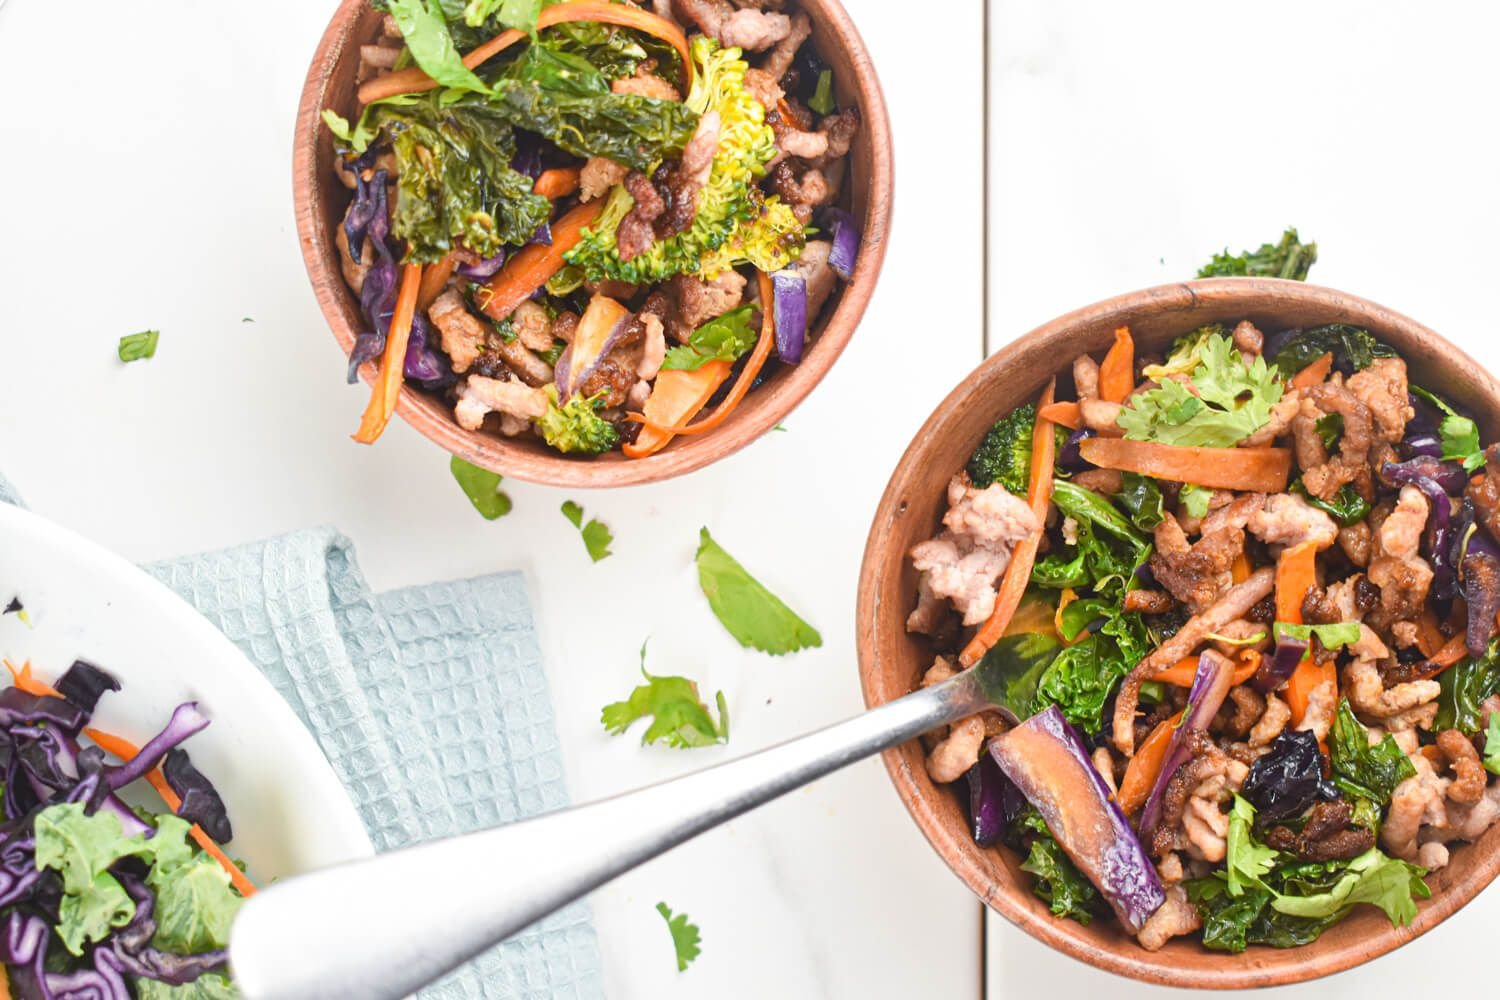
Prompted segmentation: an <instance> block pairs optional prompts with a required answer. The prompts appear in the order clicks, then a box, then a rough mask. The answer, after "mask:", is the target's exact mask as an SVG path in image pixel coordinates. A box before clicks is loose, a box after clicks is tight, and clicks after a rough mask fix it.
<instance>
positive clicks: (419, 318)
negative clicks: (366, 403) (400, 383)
mask: <svg viewBox="0 0 1500 1000" xmlns="http://www.w3.org/2000/svg"><path fill="white" fill-rule="evenodd" d="M436 334H437V331H435V330H434V329H433V328H432V324H431V322H429V321H428V319H427V317H426V316H423V315H422V314H421V313H420V312H417V313H414V314H413V315H412V320H411V336H410V338H409V339H408V340H407V342H406V362H405V364H406V377H407V378H409V379H412V380H414V381H416V382H419V383H421V385H422V388H424V389H440V388H442V387H443V386H446V385H448V384H449V383H451V382H452V381H453V380H454V378H455V376H454V374H453V368H452V366H451V365H449V364H448V359H447V358H446V357H445V356H444V355H443V353H442V352H441V351H440V350H438V348H436V347H435V346H433V344H434V342H435V341H436V340H437V335H436Z"/></svg>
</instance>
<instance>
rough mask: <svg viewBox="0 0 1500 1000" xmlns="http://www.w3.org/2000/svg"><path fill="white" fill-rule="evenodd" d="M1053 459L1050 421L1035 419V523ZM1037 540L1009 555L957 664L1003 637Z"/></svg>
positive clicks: (1030, 486) (1053, 386)
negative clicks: (987, 609)
mask: <svg viewBox="0 0 1500 1000" xmlns="http://www.w3.org/2000/svg"><path fill="white" fill-rule="evenodd" d="M1056 391H1057V379H1056V378H1054V379H1052V380H1051V381H1050V382H1048V383H1047V388H1045V389H1043V390H1042V399H1041V402H1040V403H1038V404H1037V412H1038V414H1040V413H1041V411H1043V410H1045V409H1046V408H1047V405H1048V404H1049V403H1051V402H1052V394H1053V393H1055V392H1056ZM1056 457H1057V435H1055V434H1054V433H1053V432H1052V421H1050V420H1048V419H1047V418H1046V417H1043V416H1040V415H1038V417H1037V420H1036V425H1035V427H1034V428H1033V429H1032V432H1031V475H1030V477H1029V481H1028V482H1027V484H1026V499H1027V502H1028V503H1029V504H1030V506H1031V512H1032V513H1033V514H1035V515H1036V519H1037V522H1038V523H1044V522H1045V521H1046V520H1047V507H1048V506H1049V505H1050V504H1051V503H1052V469H1053V463H1054V461H1055V460H1056ZM1041 540H1042V533H1041V532H1040V531H1038V532H1036V533H1034V534H1031V535H1028V536H1026V538H1024V539H1023V540H1022V541H1021V542H1020V543H1019V544H1018V545H1017V546H1016V548H1015V551H1014V552H1012V553H1011V556H1010V565H1009V566H1007V567H1005V575H1004V576H1003V577H1002V578H1001V580H1000V590H999V592H998V593H997V594H996V595H995V610H994V611H992V612H991V613H990V617H989V619H988V620H987V621H985V623H984V624H983V625H981V626H979V631H978V632H975V633H974V638H972V639H970V640H969V644H968V645H967V646H965V647H964V649H963V652H962V653H960V654H959V657H958V662H959V663H960V664H962V665H963V666H965V667H972V666H973V665H974V664H976V663H978V662H979V660H980V658H981V657H983V656H984V654H985V653H987V652H989V650H990V647H991V646H993V645H994V644H995V643H997V642H999V641H1000V637H1001V636H1003V635H1004V634H1005V627H1006V626H1007V625H1009V624H1010V619H1011V616H1012V615H1014V614H1015V613H1016V607H1017V606H1018V605H1019V604H1020V603H1021V595H1022V594H1024V593H1026V584H1027V583H1029V582H1030V581H1031V567H1032V564H1033V563H1035V562H1036V553H1037V546H1038V545H1039V544H1040V543H1041Z"/></svg>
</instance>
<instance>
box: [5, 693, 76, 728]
mask: <svg viewBox="0 0 1500 1000" xmlns="http://www.w3.org/2000/svg"><path fill="white" fill-rule="evenodd" d="M87 717H88V713H86V712H84V711H83V709H81V708H79V707H78V706H77V705H72V704H69V703H68V702H66V701H63V700H62V699H61V698H54V697H52V696H51V695H50V694H27V693H26V692H25V691H22V690H21V689H20V688H17V687H10V688H6V689H5V690H4V691H0V726H4V727H6V728H7V729H9V728H10V727H11V726H18V725H35V724H36V723H40V722H50V723H52V724H53V725H54V726H57V727H58V728H59V729H61V730H63V731H64V732H66V733H76V732H78V731H79V730H80V729H82V728H83V724H84V722H85V721H86V719H87Z"/></svg>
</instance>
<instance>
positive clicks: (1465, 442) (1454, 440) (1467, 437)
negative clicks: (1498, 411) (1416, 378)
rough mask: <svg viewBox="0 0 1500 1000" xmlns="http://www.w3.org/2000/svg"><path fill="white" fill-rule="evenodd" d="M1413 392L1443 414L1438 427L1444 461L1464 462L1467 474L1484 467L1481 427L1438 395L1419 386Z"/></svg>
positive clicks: (1415, 386)
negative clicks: (1480, 439) (1480, 435)
mask: <svg viewBox="0 0 1500 1000" xmlns="http://www.w3.org/2000/svg"><path fill="white" fill-rule="evenodd" d="M1411 391H1412V393H1413V394H1415V395H1417V396H1421V397H1422V398H1423V399H1425V400H1426V401H1427V402H1429V403H1431V404H1432V405H1433V406H1435V407H1437V408H1438V409H1439V410H1441V411H1442V413H1443V421H1442V423H1441V424H1439V425H1438V434H1439V435H1440V436H1441V437H1442V442H1443V455H1442V458H1443V461H1445V462H1448V461H1453V462H1462V463H1463V467H1464V470H1465V471H1467V472H1474V471H1476V470H1478V469H1479V468H1480V467H1481V466H1482V465H1484V447H1483V446H1482V445H1481V444H1480V443H1479V427H1478V426H1477V425H1476V424H1475V423H1474V421H1472V420H1470V419H1469V418H1468V417H1466V416H1464V415H1463V414H1461V413H1459V412H1458V411H1456V410H1454V409H1453V407H1451V406H1449V405H1448V404H1447V402H1446V401H1444V400H1443V398H1442V397H1441V396H1439V395H1437V394H1436V393H1433V392H1429V391H1427V390H1426V389H1424V388H1422V387H1421V386H1419V385H1414V386H1412V387H1411Z"/></svg>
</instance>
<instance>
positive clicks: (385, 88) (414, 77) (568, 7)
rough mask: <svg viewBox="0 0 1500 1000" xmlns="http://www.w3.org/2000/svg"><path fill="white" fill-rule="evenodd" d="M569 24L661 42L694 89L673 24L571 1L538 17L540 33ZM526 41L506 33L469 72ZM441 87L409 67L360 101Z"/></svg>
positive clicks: (476, 57) (374, 84)
mask: <svg viewBox="0 0 1500 1000" xmlns="http://www.w3.org/2000/svg"><path fill="white" fill-rule="evenodd" d="M565 21H599V22H601V23H603V24H617V25H620V26H621V27H625V28H634V29H636V30H637V31H644V32H645V33H646V34H648V35H654V36H655V37H657V38H660V39H661V40H662V41H664V42H666V43H668V44H669V45H671V46H672V47H673V48H674V49H676V50H677V53H678V55H680V56H682V77H683V79H682V92H683V93H684V94H686V93H687V92H688V89H689V88H690V87H691V86H692V84H693V56H692V52H691V50H689V49H688V41H687V36H686V35H684V34H683V33H682V29H681V28H679V27H677V25H675V24H673V23H672V22H671V21H668V20H665V19H664V18H660V17H657V16H656V15H655V14H652V13H650V12H648V11H644V10H641V9H640V8H638V7H631V6H629V5H628V4H614V3H607V2H604V0H569V2H567V3H560V4H554V5H553V6H551V7H546V8H544V9H543V10H542V12H541V14H539V15H538V16H537V19H536V26H537V29H538V30H540V29H542V28H550V27H551V26H552V25H554V24H562V23H564V22H565ZM525 37H526V32H524V31H518V30H516V29H514V28H512V29H511V30H509V31H502V32H501V33H500V34H498V35H496V36H495V37H494V38H491V39H490V40H489V41H487V42H485V43H484V44H482V45H479V46H477V47H476V48H475V49H474V50H473V51H471V52H470V53H469V54H468V55H466V56H464V65H465V66H467V67H468V68H469V69H475V68H476V67H478V66H480V65H483V64H484V63H486V62H488V61H489V60H490V59H492V58H494V57H495V56H496V55H497V54H499V53H501V52H504V51H505V50H506V49H508V48H510V47H511V46H512V45H514V44H516V43H517V42H519V41H521V40H522V39H523V38H525ZM437 86H438V84H437V81H436V80H434V79H433V78H432V77H430V76H428V75H427V74H426V73H424V72H423V71H422V68H421V67H420V66H408V67H407V68H406V69H402V70H397V71H396V72H394V73H387V74H386V75H385V76H378V77H376V78H375V79H373V80H369V81H366V82H365V83H364V84H363V85H362V86H361V87H360V88H359V100H360V103H361V104H369V103H371V102H372V101H379V100H383V99H384V98H387V97H395V96H396V95H397V94H420V93H423V92H425V91H428V90H436V89H437Z"/></svg>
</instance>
